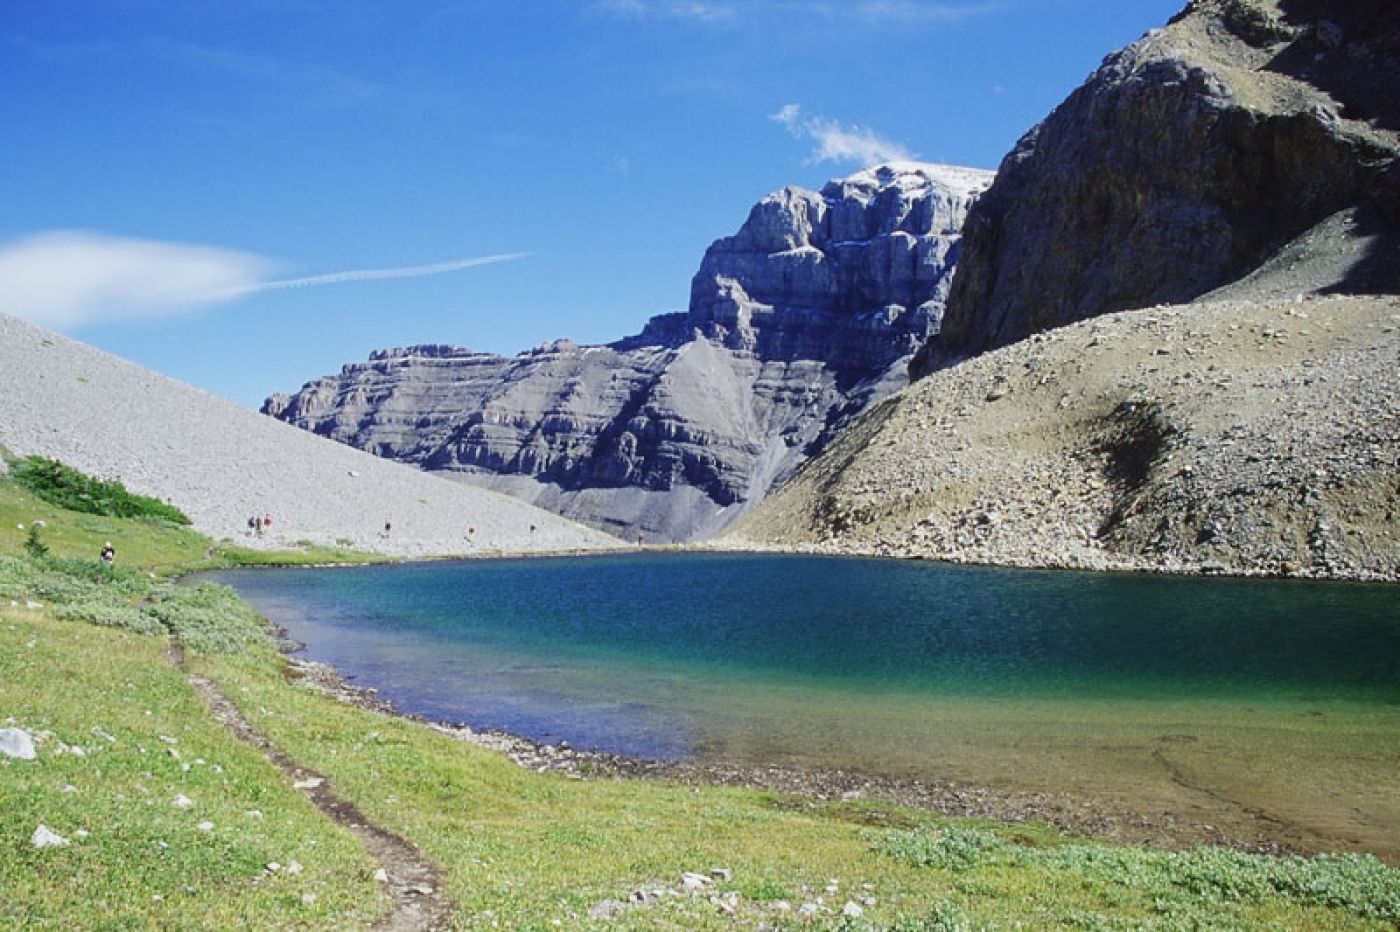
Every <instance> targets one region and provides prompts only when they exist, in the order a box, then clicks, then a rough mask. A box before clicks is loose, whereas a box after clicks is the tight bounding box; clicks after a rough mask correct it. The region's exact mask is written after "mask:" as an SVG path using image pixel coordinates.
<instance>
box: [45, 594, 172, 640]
mask: <svg viewBox="0 0 1400 932" xmlns="http://www.w3.org/2000/svg"><path fill="white" fill-rule="evenodd" d="M54 614H55V615H56V616H58V617H59V618H62V619H64V620H65V621H86V622H87V623H88V624H92V625H101V626H102V627H104V628H125V629H126V630H128V631H135V632H136V633H137V634H165V627H164V626H163V625H162V624H161V623H160V621H159V620H157V619H156V618H155V617H154V616H152V615H150V614H148V613H147V612H144V611H142V610H141V609H140V608H138V607H137V606H135V605H126V604H123V603H121V602H112V601H100V602H71V603H67V604H64V605H60V606H57V607H56V608H55V609H54Z"/></svg>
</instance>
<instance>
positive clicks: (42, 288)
mask: <svg viewBox="0 0 1400 932" xmlns="http://www.w3.org/2000/svg"><path fill="white" fill-rule="evenodd" d="M524 255H525V254H524V253H509V254H503V255H495V256H477V257H473V258H469V259H454V260H452V261H449V262H435V263H432V264H430V265H412V266H395V267H390V268H374V269H354V270H350V271H343V272H331V273H327V274H323V275H308V276H303V277H300V278H274V277H273V272H274V271H275V269H276V265H277V264H276V263H274V262H273V261H271V260H270V259H267V258H265V257H263V256H258V255H253V254H251V253H246V252H238V251H236V250H231V249H220V248H217V247H212V246H196V245H190V244H187V243H170V242H162V241H159V240H146V239H135V238H130V237H120V236H109V235H107V234H104V233H91V232H84V231H76V230H60V231H50V232H44V233H36V234H33V235H30V236H26V237H24V238H21V239H18V240H13V241H11V242H9V243H5V244H0V310H3V311H5V312H6V313H11V314H15V315H16V316H19V317H23V318H25V319H26V320H30V321H33V322H34V323H37V324H41V325H43V326H48V327H57V328H73V327H79V326H82V325H84V324H93V323H106V322H111V321H119V320H132V319H137V318H153V317H166V316H174V315H178V314H183V313H189V312H191V311H194V310H198V309H200V308H205V307H209V306H211V305H215V304H223V303H226V302H228V301H232V300H234V299H236V298H240V297H243V296H246V295H251V294H257V293H259V292H265V291H279V290H283V289H289V288H307V287H313V286H317V285H332V284H341V283H345V282H361V281H373V280H378V279H387V278H419V277H422V276H425V275H442V274H444V273H447V272H456V271H460V270H462V269H468V268H473V267H475V266H481V265H490V264H493V263H496V262H508V261H510V260H512V259H518V258H521V257H522V256H524Z"/></svg>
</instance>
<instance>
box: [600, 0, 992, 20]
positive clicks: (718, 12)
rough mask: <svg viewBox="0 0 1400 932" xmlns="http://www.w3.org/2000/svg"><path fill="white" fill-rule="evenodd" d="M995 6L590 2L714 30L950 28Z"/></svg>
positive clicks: (783, 0)
mask: <svg viewBox="0 0 1400 932" xmlns="http://www.w3.org/2000/svg"><path fill="white" fill-rule="evenodd" d="M997 7H998V4H997V3H991V2H984V3H947V2H932V0H857V2H851V0H842V2H831V0H743V2H739V0H595V2H594V4H593V8H594V9H595V10H598V11H600V12H603V13H608V14H612V15H614V16H622V17H627V18H629V19H671V20H688V21H691V22H695V23H701V24H704V25H719V24H731V23H741V22H745V21H754V20H758V19H771V18H773V17H776V16H782V17H788V18H792V17H799V18H803V19H809V20H811V19H816V20H827V21H831V22H843V23H862V24H865V25H873V26H917V25H932V24H937V23H954V22H958V21H960V20H964V19H968V18H970V17H973V16H980V15H982V14H984V13H988V12H991V11H992V10H995V9H997Z"/></svg>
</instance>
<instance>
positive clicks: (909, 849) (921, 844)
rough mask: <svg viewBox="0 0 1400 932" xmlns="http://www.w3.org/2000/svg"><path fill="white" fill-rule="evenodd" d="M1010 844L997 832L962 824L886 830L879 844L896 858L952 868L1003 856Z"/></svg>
mask: <svg viewBox="0 0 1400 932" xmlns="http://www.w3.org/2000/svg"><path fill="white" fill-rule="evenodd" d="M1010 847H1011V846H1010V845H1009V844H1008V843H1007V842H1006V841H1005V840H1003V839H1002V837H1001V836H1000V835H997V834H996V833H995V832H988V831H983V830H981V829H976V828H967V827H964V826H960V825H943V826H939V827H937V828H929V827H927V826H920V827H919V828H916V829H910V830H908V831H896V832H887V833H885V837H884V840H883V843H882V844H881V845H880V846H879V848H880V850H882V851H884V852H885V853H886V854H888V855H890V856H891V857H893V858H894V859H895V860H898V861H904V862H906V863H908V864H917V865H918V866H920V867H936V868H940V869H942V870H950V871H965V870H971V869H972V868H974V867H979V866H981V865H982V864H983V863H985V862H988V861H992V860H996V859H999V858H1001V857H1002V856H1003V855H1005V854H1006V853H1008V851H1009V850H1010Z"/></svg>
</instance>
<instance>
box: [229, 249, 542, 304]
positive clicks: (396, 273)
mask: <svg viewBox="0 0 1400 932" xmlns="http://www.w3.org/2000/svg"><path fill="white" fill-rule="evenodd" d="M528 255H530V254H529V253H528V252H508V253H502V254H500V255H495V256H475V257H473V258H471V259H453V260H451V261H448V262H433V263H430V264H428V265H402V266H396V267H394V268H387V269H351V270H349V271H346V272H328V273H326V274H324V275H306V276H303V277H301V278H279V279H275V280H273V281H270V282H257V283H255V284H251V285H248V286H246V287H243V288H238V289H236V290H235V291H234V293H235V294H255V293H257V292H262V291H281V290H283V289H285V288H306V287H309V286H311V285H335V284H339V283H340V282H366V281H374V280H376V279H381V278H420V277H422V276H424V275H441V274H442V273H444V272H456V271H458V270H459V269H470V268H473V267H475V266H478V265H494V264H495V263H497V262H510V261H511V260H513V259H523V258H525V257H526V256H528Z"/></svg>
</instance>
